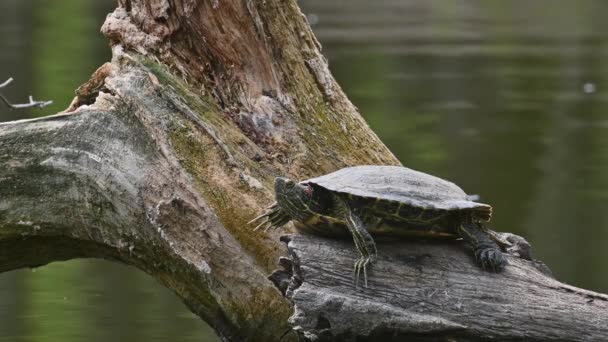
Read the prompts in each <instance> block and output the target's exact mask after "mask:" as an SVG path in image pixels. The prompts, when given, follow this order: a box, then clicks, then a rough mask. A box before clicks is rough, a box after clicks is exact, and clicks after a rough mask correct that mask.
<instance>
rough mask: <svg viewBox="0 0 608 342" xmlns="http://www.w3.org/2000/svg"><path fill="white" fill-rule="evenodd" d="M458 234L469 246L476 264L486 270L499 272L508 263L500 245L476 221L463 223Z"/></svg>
mask: <svg viewBox="0 0 608 342" xmlns="http://www.w3.org/2000/svg"><path fill="white" fill-rule="evenodd" d="M458 233H459V235H460V236H461V237H462V238H463V239H464V240H465V241H466V242H467V243H468V244H469V245H470V246H471V248H472V249H473V253H474V255H475V261H476V262H477V264H478V265H479V266H480V267H481V268H482V269H484V270H486V271H492V272H500V271H502V269H503V268H504V267H505V266H506V265H507V264H508V262H507V259H506V258H505V256H504V255H503V253H502V251H501V250H500V247H499V246H498V245H497V244H496V242H494V240H493V239H492V238H491V237H490V235H489V234H488V233H487V232H486V231H485V230H484V229H483V228H482V227H481V225H480V224H478V223H463V224H462V225H460V227H458Z"/></svg>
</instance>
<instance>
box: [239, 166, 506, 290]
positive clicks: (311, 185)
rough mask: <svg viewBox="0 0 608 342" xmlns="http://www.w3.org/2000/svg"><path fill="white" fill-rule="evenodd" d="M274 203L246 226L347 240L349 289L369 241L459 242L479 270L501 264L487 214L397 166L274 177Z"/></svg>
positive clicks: (455, 189) (369, 254)
mask: <svg viewBox="0 0 608 342" xmlns="http://www.w3.org/2000/svg"><path fill="white" fill-rule="evenodd" d="M274 192H275V197H276V202H274V203H273V204H272V205H271V206H269V207H268V208H267V209H266V210H265V211H264V212H263V213H262V214H261V215H260V216H258V217H256V218H254V219H253V220H251V221H250V222H249V223H250V224H253V223H254V224H257V226H256V227H255V229H254V230H257V229H260V228H264V229H265V230H268V229H276V228H279V227H281V226H283V225H285V224H286V223H288V222H289V221H293V222H294V225H295V226H296V228H297V229H298V230H299V231H301V232H304V233H310V234H315V235H320V236H326V237H332V238H341V237H348V236H351V237H352V239H353V240H354V243H355V246H356V248H357V250H358V251H359V254H360V257H359V258H358V259H357V260H356V261H355V264H354V270H353V273H354V281H355V285H357V282H358V280H359V278H360V276H361V272H363V278H364V281H365V286H367V268H368V267H369V266H371V265H372V264H373V263H374V262H375V261H376V259H377V249H376V243H375V242H374V238H378V239H380V238H384V239H395V238H402V237H403V238H407V237H420V238H452V239H455V238H456V239H458V238H461V239H462V240H464V241H465V242H466V244H468V246H469V247H470V249H471V250H472V252H473V256H474V259H475V260H476V262H477V264H478V265H479V266H480V267H481V268H482V269H483V270H486V271H492V272H500V271H501V270H503V269H504V267H505V266H506V265H507V264H508V262H507V259H506V257H505V256H504V254H503V251H505V250H506V247H507V246H508V242H506V241H504V240H502V239H501V238H500V237H499V236H498V234H496V233H495V232H493V231H492V230H490V229H488V228H486V227H485V223H487V222H489V221H490V219H491V218H492V207H491V206H490V205H488V204H484V203H479V202H476V201H475V200H477V198H476V196H475V195H467V194H466V193H465V192H464V191H463V190H462V189H461V188H460V187H459V186H457V185H456V184H454V183H452V182H449V181H446V180H444V179H441V178H438V177H435V176H432V175H429V174H426V173H423V172H420V171H416V170H412V169H409V168H406V167H403V166H378V165H363V166H353V167H346V168H343V169H340V170H338V171H335V172H332V173H329V174H325V175H323V176H320V177H317V178H312V179H308V180H304V181H301V182H295V181H293V180H291V179H289V178H285V177H277V178H275V181H274Z"/></svg>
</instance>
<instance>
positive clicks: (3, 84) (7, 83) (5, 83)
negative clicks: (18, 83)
mask: <svg viewBox="0 0 608 342" xmlns="http://www.w3.org/2000/svg"><path fill="white" fill-rule="evenodd" d="M11 82H13V78H12V77H9V79H8V80H6V81H4V83H2V84H0V88H4V87H6V86H7V85H9V83H11Z"/></svg>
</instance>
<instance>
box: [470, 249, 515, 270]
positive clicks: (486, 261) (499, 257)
mask: <svg viewBox="0 0 608 342" xmlns="http://www.w3.org/2000/svg"><path fill="white" fill-rule="evenodd" d="M475 260H476V261H477V263H478V264H479V266H480V267H481V268H482V269H484V270H486V271H491V272H495V273H497V272H500V271H502V270H503V268H504V267H505V266H506V265H507V264H508V262H507V259H506V258H505V257H504V255H503V253H502V252H501V251H500V250H499V249H498V248H493V247H490V248H480V249H477V250H476V251H475Z"/></svg>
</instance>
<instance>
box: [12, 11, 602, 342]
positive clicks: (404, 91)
mask: <svg viewBox="0 0 608 342" xmlns="http://www.w3.org/2000/svg"><path fill="white" fill-rule="evenodd" d="M300 5H301V6H302V8H303V11H304V12H305V13H306V14H308V15H310V17H311V19H312V20H313V21H315V22H316V21H318V22H317V23H316V25H315V26H314V29H315V31H316V33H317V35H318V37H319V39H320V41H321V43H322V44H323V46H324V53H325V54H326V55H327V56H328V58H329V60H330V67H331V69H332V71H333V73H334V75H335V76H336V78H337V79H338V81H339V82H340V84H341V85H342V86H343V88H344V89H345V91H346V92H347V94H348V95H349V97H350V98H351V99H352V101H353V102H354V103H355V105H357V106H358V107H359V108H360V110H361V112H362V113H363V115H364V116H365V118H366V119H367V121H368V122H369V124H370V125H371V126H372V127H373V129H374V130H375V131H376V132H377V133H378V135H379V136H380V137H381V138H382V140H383V141H384V142H385V143H386V144H387V145H388V146H389V147H390V148H391V150H392V151H393V152H394V153H395V154H396V155H397V156H398V157H399V159H400V160H401V161H402V162H403V163H404V164H405V165H406V166H409V167H412V168H416V169H419V170H423V171H426V172H429V173H433V174H436V175H439V176H442V177H444V178H448V179H451V180H453V181H455V182H457V183H458V184H460V185H461V186H462V187H463V188H464V189H465V190H467V191H468V192H471V193H478V194H480V195H481V196H482V198H483V199H484V200H485V201H487V202H489V203H491V204H493V206H494V208H495V217H494V222H493V227H494V228H495V229H497V230H504V231H512V232H514V233H518V234H521V235H523V236H525V237H526V238H527V239H528V240H529V241H530V242H531V243H532V245H533V248H534V252H535V254H536V256H537V257H539V258H541V259H542V260H544V261H545V262H546V263H547V264H548V265H549V266H550V268H551V269H552V270H553V271H554V273H555V274H556V275H557V277H558V278H559V279H560V280H563V281H566V282H569V283H572V284H574V285H577V286H581V287H585V288H589V289H593V290H596V291H601V292H608V269H607V267H606V266H607V263H608V262H607V261H606V260H608V249H607V248H606V247H605V246H606V245H608V210H605V207H606V204H607V203H608V97H607V95H606V94H607V93H606V91H605V89H606V88H607V87H608V82H607V79H606V78H607V76H606V75H608V73H607V70H606V69H607V67H608V62H606V60H608V59H606V57H607V54H608V38H607V37H608V22H607V21H606V20H605V18H604V13H606V9H608V4H606V3H605V2H604V1H601V0H595V1H576V2H560V5H559V6H556V5H554V3H553V2H552V1H550V0H544V1H534V2H531V1H523V0H518V1H509V2H505V1H481V0H478V1H460V2H453V1H447V0H446V1H437V0H433V1H431V0H418V1H398V0H378V1H367V0H348V1H347V0H334V1H327V0H302V1H300ZM112 6H113V3H112V2H111V1H94V0H86V1H84V0H62V1H42V0H38V1H34V0H28V1H23V0H3V1H2V2H1V3H0V79H4V78H7V77H9V76H12V77H14V78H15V79H16V81H15V83H14V84H13V86H12V87H11V88H10V89H8V90H7V91H5V92H4V93H6V95H7V96H9V97H10V98H11V99H15V100H18V99H23V100H25V98H26V96H27V95H29V94H30V93H33V95H34V96H35V97H37V98H40V99H52V100H54V101H55V105H54V106H53V107H52V108H46V109H44V110H31V111H24V112H7V111H6V110H4V109H0V120H3V121H5V120H12V119H16V118H21V117H33V116H41V115H46V114H50V113H54V112H57V111H59V110H61V109H63V108H64V107H66V106H67V104H68V103H69V101H70V100H71V97H72V94H73V89H75V88H76V87H77V86H78V85H79V84H80V83H82V82H83V81H84V80H86V79H87V78H88V76H89V75H90V73H91V72H92V71H93V70H95V68H96V67H97V66H99V65H101V64H102V63H103V62H104V61H107V60H108V59H109V51H108V48H107V44H106V42H105V41H104V39H103V38H102V37H101V35H100V34H98V28H99V27H100V25H101V22H102V21H103V18H104V17H105V13H107V12H109V11H110V10H111V8H112ZM64 13H71V14H72V15H69V16H65V15H63V14H64ZM0 290H1V291H0V341H15V340H19V341H40V340H45V341H84V340H87V341H89V340H92V341H108V340H125V341H126V340H128V341H139V340H141V341H144V340H145V341H165V340H172V341H190V340H192V341H193V340H197V341H201V340H203V341H211V340H212V338H213V337H212V335H211V333H210V332H209V330H208V328H206V326H204V324H203V323H202V322H200V321H199V320H198V319H197V318H195V317H193V316H192V315H191V314H190V313H189V312H188V311H187V310H186V309H185V307H184V306H183V305H182V304H181V303H179V301H178V300H177V299H176V298H175V296H173V295H172V294H171V293H169V292H168V291H166V290H165V289H163V288H161V287H160V286H159V285H157V284H156V283H155V282H154V281H153V280H151V279H149V278H148V277H147V276H145V275H144V274H141V273H140V272H135V271H134V270H133V269H131V268H126V267H123V266H120V265H113V264H108V263H105V262H100V261H99V262H98V261H73V262H67V263H57V264H53V265H50V266H48V267H43V268H40V269H38V270H37V271H36V272H35V273H32V272H31V271H17V272H11V273H7V274H3V275H0Z"/></svg>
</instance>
